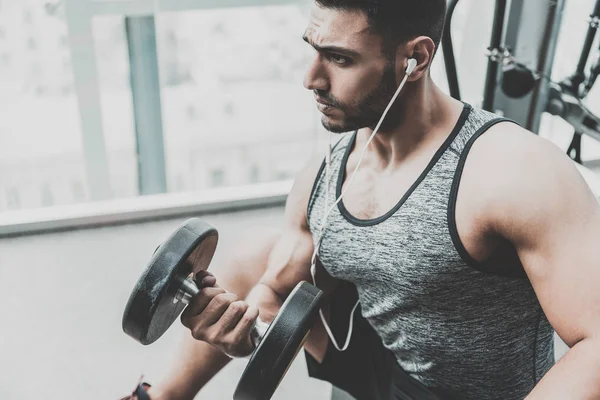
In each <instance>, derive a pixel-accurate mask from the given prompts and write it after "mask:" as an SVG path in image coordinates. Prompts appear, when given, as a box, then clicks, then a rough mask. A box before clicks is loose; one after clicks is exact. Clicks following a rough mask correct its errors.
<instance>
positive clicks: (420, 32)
mask: <svg viewBox="0 0 600 400" xmlns="http://www.w3.org/2000/svg"><path fill="white" fill-rule="evenodd" d="M315 2H316V3H317V4H318V5H320V6H322V7H325V8H332V9H339V10H344V11H362V12H364V13H365V14H366V16H367V20H368V22H369V26H370V28H371V30H372V32H373V33H376V34H378V35H380V36H381V37H382V39H383V49H382V50H383V51H384V52H386V51H387V52H389V51H392V50H394V51H395V49H396V48H397V47H398V46H399V45H400V44H403V43H406V42H408V41H409V40H411V39H414V38H416V37H418V36H427V37H430V38H431V40H433V42H434V43H435V47H436V52H437V48H438V47H439V44H440V41H441V39H442V34H443V32H444V23H445V19H446V0H315Z"/></svg>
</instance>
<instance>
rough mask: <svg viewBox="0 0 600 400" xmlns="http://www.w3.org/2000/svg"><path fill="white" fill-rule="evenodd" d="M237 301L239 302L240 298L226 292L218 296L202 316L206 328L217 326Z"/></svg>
mask: <svg viewBox="0 0 600 400" xmlns="http://www.w3.org/2000/svg"><path fill="white" fill-rule="evenodd" d="M236 301H238V297H237V295H235V294H233V293H227V292H226V293H221V294H218V295H216V296H215V297H214V298H213V299H212V300H211V302H210V303H209V304H208V306H206V309H205V310H204V311H203V312H202V314H201V315H200V317H201V318H202V323H203V324H204V326H211V325H215V324H216V323H217V322H218V321H219V320H220V319H221V317H222V316H223V314H225V311H227V309H228V308H229V306H230V305H231V303H234V302H236Z"/></svg>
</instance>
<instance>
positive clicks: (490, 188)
mask: <svg viewBox="0 0 600 400" xmlns="http://www.w3.org/2000/svg"><path fill="white" fill-rule="evenodd" d="M461 186H462V187H463V189H464V191H465V192H466V193H467V195H468V198H467V199H466V200H467V202H468V203H469V205H470V206H471V209H472V210H473V214H474V215H475V216H476V217H477V218H478V221H480V223H481V224H483V225H484V226H483V229H484V230H485V231H488V232H489V231H492V232H494V233H498V234H500V235H501V236H503V237H506V238H507V239H510V240H512V241H514V240H518V238H517V237H515V232H519V233H523V232H530V233H528V234H532V233H533V232H531V229H528V227H531V228H533V227H534V226H542V225H539V224H537V222H539V221H540V220H542V219H544V218H548V217H551V216H554V215H557V214H560V213H564V212H565V210H566V209H568V208H569V207H572V206H573V205H574V204H577V203H578V202H581V201H582V200H583V201H585V199H587V200H589V198H590V197H592V196H590V195H591V192H590V190H589V187H588V186H587V184H586V183H585V181H584V180H583V178H582V176H581V174H580V173H579V172H578V171H577V168H576V167H575V165H574V163H573V162H572V161H571V160H570V159H569V158H568V157H567V155H566V154H564V152H562V151H561V150H560V149H559V148H558V147H557V146H555V145H554V144H553V143H551V142H549V141H548V140H546V139H544V138H541V137H539V136H538V135H535V134H533V133H531V132H529V131H527V130H525V129H523V128H521V127H519V126H518V125H515V124H512V123H500V124H498V125H495V126H494V127H492V128H490V130H489V131H488V132H486V133H485V134H483V135H482V136H481V137H480V138H479V139H477V141H476V142H475V144H474V145H473V147H472V149H471V151H470V153H469V155H468V158H467V161H466V163H465V169H464V171H463V178H462V181H461Z"/></svg>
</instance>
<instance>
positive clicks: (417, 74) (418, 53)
mask: <svg viewBox="0 0 600 400" xmlns="http://www.w3.org/2000/svg"><path fill="white" fill-rule="evenodd" d="M434 52H435V43H433V40H431V38H430V37H428V36H419V37H417V38H415V39H413V40H410V41H409V42H408V43H406V45H405V46H404V51H403V57H402V59H401V60H396V65H402V66H403V71H402V72H403V73H404V71H406V67H407V66H408V60H409V59H410V58H414V59H415V60H417V67H416V68H415V69H414V71H413V73H412V74H411V75H410V76H409V77H408V81H409V82H415V81H418V80H419V79H421V78H422V77H423V76H426V75H427V71H428V70H429V66H430V64H431V60H432V59H433V54H434ZM402 76H404V75H402Z"/></svg>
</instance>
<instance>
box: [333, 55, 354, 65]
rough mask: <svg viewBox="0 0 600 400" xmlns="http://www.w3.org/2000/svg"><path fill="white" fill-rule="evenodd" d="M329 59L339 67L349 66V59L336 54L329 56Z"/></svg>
mask: <svg viewBox="0 0 600 400" xmlns="http://www.w3.org/2000/svg"><path fill="white" fill-rule="evenodd" d="M329 59H330V60H331V61H333V62H334V63H336V64H339V65H348V64H350V59H349V58H348V57H344V56H340V55H337V54H330V55H329Z"/></svg>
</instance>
